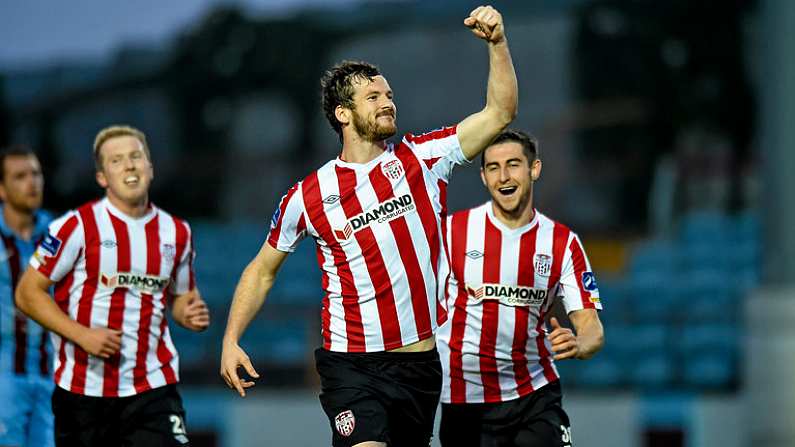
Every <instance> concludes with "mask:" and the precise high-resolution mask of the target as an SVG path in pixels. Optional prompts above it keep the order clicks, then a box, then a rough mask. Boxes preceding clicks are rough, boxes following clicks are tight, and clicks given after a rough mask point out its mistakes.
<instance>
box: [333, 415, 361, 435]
mask: <svg viewBox="0 0 795 447" xmlns="http://www.w3.org/2000/svg"><path fill="white" fill-rule="evenodd" d="M334 425H335V426H336V427H337V433H339V434H340V435H342V436H345V437H348V436H350V435H351V433H353V429H354V428H356V418H355V417H354V416H353V411H351V410H345V411H343V412H342V413H340V414H338V415H336V416H334Z"/></svg>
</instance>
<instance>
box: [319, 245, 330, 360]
mask: <svg viewBox="0 0 795 447" xmlns="http://www.w3.org/2000/svg"><path fill="white" fill-rule="evenodd" d="M315 254H316V255H317V265H323V263H324V262H325V259H326V257H325V256H324V255H323V250H321V249H320V245H318V244H315ZM320 271H321V272H322V275H321V279H320V282H321V284H320V285H321V287H322V288H323V291H324V293H323V305H322V308H321V309H320V336H321V338H322V339H323V349H331V312H330V310H329V305H330V304H331V303H330V301H329V292H328V286H329V278H328V272H326V271H325V270H324V269H322V268H321V269H320Z"/></svg>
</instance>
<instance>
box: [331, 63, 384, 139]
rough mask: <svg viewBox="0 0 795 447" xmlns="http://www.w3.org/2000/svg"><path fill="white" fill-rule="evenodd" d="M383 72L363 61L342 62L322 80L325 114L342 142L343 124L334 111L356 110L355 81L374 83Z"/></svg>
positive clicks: (332, 68)
mask: <svg viewBox="0 0 795 447" xmlns="http://www.w3.org/2000/svg"><path fill="white" fill-rule="evenodd" d="M380 74H381V72H380V71H379V70H378V67H376V66H375V65H373V64H369V63H367V62H362V61H347V60H346V61H342V62H340V63H339V64H337V65H335V66H333V67H331V69H330V70H328V71H326V73H324V74H323V77H322V78H320V88H321V93H322V104H323V113H325V114H326V119H327V120H328V123H329V124H330V125H331V127H332V129H334V132H337V135H339V137H340V140H342V124H340V122H339V121H337V117H336V115H335V114H334V110H335V109H336V108H337V106H340V105H341V106H343V107H346V108H349V109H353V108H354V103H353V81H354V80H356V79H360V80H361V79H367V80H368V81H372V80H373V78H374V77H376V76H378V75H380Z"/></svg>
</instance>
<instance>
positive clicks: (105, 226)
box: [30, 198, 194, 397]
mask: <svg viewBox="0 0 795 447" xmlns="http://www.w3.org/2000/svg"><path fill="white" fill-rule="evenodd" d="M193 257H194V253H193V246H192V242H191V232H190V227H189V226H188V224H187V223H186V222H184V221H182V220H180V219H177V218H175V217H172V216H171V215H170V214H168V213H166V212H165V211H163V210H161V209H159V208H157V207H155V206H152V207H151V209H150V211H149V212H148V213H147V214H146V215H145V216H143V217H140V218H132V217H130V216H127V215H126V214H124V213H122V212H121V211H119V210H118V209H117V208H115V207H114V206H113V205H112V204H111V203H110V202H109V201H108V199H107V198H104V199H102V200H100V201H96V202H93V203H88V204H85V205H83V206H81V207H80V208H78V209H77V210H73V211H70V212H68V213H66V214H65V215H63V216H62V217H60V218H58V219H57V220H55V221H53V223H52V224H51V225H50V232H49V235H48V236H47V237H46V238H45V240H44V241H43V242H42V243H41V244H40V245H39V248H38V249H37V251H36V253H35V254H34V256H33V257H32V258H31V261H30V265H31V266H32V267H33V268H35V269H37V270H38V271H39V272H41V273H42V274H44V275H45V276H47V277H48V278H50V279H51V280H52V281H55V283H56V284H55V292H54V296H55V301H56V303H57V304H58V306H59V307H60V308H61V310H63V311H64V312H65V313H66V314H68V315H69V317H71V318H72V319H73V320H75V321H77V322H78V323H80V324H82V325H84V326H87V327H108V328H111V329H120V330H121V331H122V332H123V334H122V342H121V350H120V352H118V353H117V354H116V355H114V356H112V357H111V358H109V359H106V360H103V359H101V358H99V357H95V356H92V355H89V354H88V353H87V352H86V351H84V350H83V349H82V348H80V347H79V346H78V345H76V344H75V343H72V342H70V341H69V340H66V339H64V338H61V337H59V336H58V335H57V334H53V343H54V348H55V352H56V354H55V383H56V384H57V385H58V386H59V387H61V388H63V389H65V390H68V391H71V392H73V393H77V394H83V395H86V396H102V397H122V396H130V395H134V394H138V393H141V392H144V391H147V390H150V389H153V388H157V387H161V386H164V385H168V384H172V383H176V382H177V381H178V380H179V378H178V368H179V357H178V355H177V350H176V348H175V347H174V343H173V342H172V341H171V336H170V334H169V330H168V324H167V322H166V304H167V300H168V299H169V297H173V296H176V295H181V294H184V293H187V292H188V291H190V290H192V289H193V288H194V276H193Z"/></svg>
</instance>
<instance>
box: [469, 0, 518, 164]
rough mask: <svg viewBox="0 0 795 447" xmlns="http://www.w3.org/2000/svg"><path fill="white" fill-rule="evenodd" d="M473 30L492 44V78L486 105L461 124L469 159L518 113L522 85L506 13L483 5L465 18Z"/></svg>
mask: <svg viewBox="0 0 795 447" xmlns="http://www.w3.org/2000/svg"><path fill="white" fill-rule="evenodd" d="M464 25H466V26H467V27H469V28H470V29H471V30H472V33H473V34H474V35H475V36H477V37H479V38H481V39H483V40H485V41H486V42H487V43H488V48H489V80H488V85H487V89H486V106H485V107H484V108H483V110H481V111H480V112H477V113H474V114H472V115H470V116H468V117H467V118H466V119H464V120H463V121H461V122H460V123H459V124H458V128H457V133H458V141H459V143H460V144H461V150H462V151H463V153H464V156H465V157H466V158H467V160H472V159H474V158H475V157H477V155H478V154H480V153H481V152H482V151H483V149H485V148H486V146H488V144H489V143H491V141H492V140H493V139H494V137H496V136H497V135H498V134H499V133H500V132H501V131H502V130H503V129H505V128H506V127H508V125H509V124H510V123H511V121H513V119H514V118H515V117H516V113H517V109H518V97H519V88H518V86H517V81H516V72H515V71H514V68H513V62H512V60H511V52H510V51H509V49H508V39H507V38H506V37H505V29H504V26H503V20H502V15H501V14H500V13H499V12H498V11H497V10H496V9H494V8H492V7H491V6H480V7H478V8H476V9H475V10H473V11H472V12H471V13H470V15H469V17H467V18H466V19H465V20H464Z"/></svg>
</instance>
